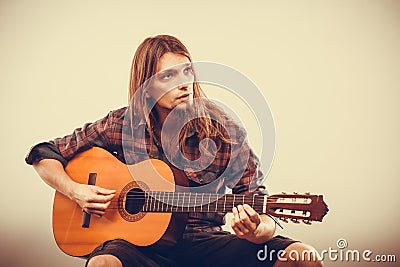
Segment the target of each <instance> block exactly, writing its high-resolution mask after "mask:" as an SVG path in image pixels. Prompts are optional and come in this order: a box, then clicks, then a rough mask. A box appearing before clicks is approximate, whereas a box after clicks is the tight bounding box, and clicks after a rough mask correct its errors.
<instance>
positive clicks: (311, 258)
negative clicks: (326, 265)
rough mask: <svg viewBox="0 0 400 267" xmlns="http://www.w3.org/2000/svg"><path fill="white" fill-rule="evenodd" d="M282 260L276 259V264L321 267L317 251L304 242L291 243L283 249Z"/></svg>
mask: <svg viewBox="0 0 400 267" xmlns="http://www.w3.org/2000/svg"><path fill="white" fill-rule="evenodd" d="M284 255H285V256H284V257H283V260H278V262H277V264H276V265H274V267H276V266H278V267H279V266H297V267H322V266H323V262H322V261H321V260H320V256H319V255H318V252H317V251H316V250H315V248H313V247H312V246H310V245H307V244H304V243H300V242H298V243H293V244H291V245H289V246H288V247H287V248H286V249H285V254H284Z"/></svg>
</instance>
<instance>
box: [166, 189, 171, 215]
mask: <svg viewBox="0 0 400 267" xmlns="http://www.w3.org/2000/svg"><path fill="white" fill-rule="evenodd" d="M169 195H170V194H169V192H168V194H167V208H166V211H168V207H171V206H170V204H169ZM170 211H171V210H170Z"/></svg>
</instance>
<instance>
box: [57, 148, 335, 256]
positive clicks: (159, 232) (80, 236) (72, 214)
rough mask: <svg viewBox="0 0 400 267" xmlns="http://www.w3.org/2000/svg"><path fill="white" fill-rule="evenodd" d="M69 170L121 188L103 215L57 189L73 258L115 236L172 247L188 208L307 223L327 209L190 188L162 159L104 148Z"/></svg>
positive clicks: (319, 200) (299, 199) (289, 199)
mask: <svg viewBox="0 0 400 267" xmlns="http://www.w3.org/2000/svg"><path fill="white" fill-rule="evenodd" d="M66 172H67V173H68V174H69V176H70V177H71V178H72V179H73V180H74V181H76V182H78V183H85V184H92V185H98V186H100V187H104V188H108V189H116V190H117V193H116V195H115V197H114V199H113V200H112V201H111V204H110V206H109V207H108V209H107V210H106V212H105V214H104V215H103V216H102V217H100V218H99V217H96V216H91V215H90V214H88V213H86V212H84V211H82V209H81V208H80V206H79V205H78V204H76V203H75V202H74V201H72V200H70V199H69V198H67V197H66V196H64V195H63V194H61V193H58V192H56V193H55V197H54V204H53V233H54V237H55V240H56V243H57V245H58V246H59V247H60V249H61V250H62V251H64V252H65V253H67V254H69V255H71V256H85V255H87V254H89V253H90V252H91V251H92V250H93V249H94V248H95V247H97V246H98V245H99V244H101V243H102V242H104V241H106V240H110V239H115V238H123V239H125V240H127V241H129V242H131V243H133V244H135V245H138V246H160V247H161V246H170V245H173V244H175V243H176V242H177V240H178V239H179V238H180V237H181V235H182V233H183V231H184V229H185V226H186V219H187V214H188V212H231V211H232V207H234V206H237V205H239V204H245V203H246V204H249V205H250V206H252V207H253V208H254V209H255V210H256V211H257V212H258V213H260V214H261V213H264V214H269V215H272V216H275V217H277V218H280V219H282V220H284V221H287V220H288V219H289V220H291V221H293V222H295V223H297V222H299V220H301V221H303V222H305V223H307V224H310V221H322V218H323V217H324V216H325V214H326V213H327V212H328V208H327V205H326V204H325V202H324V201H323V196H322V195H311V194H275V195H271V196H265V195H249V196H247V195H238V194H215V193H197V192H190V191H189V188H188V187H185V185H187V178H186V177H185V175H184V174H183V172H182V171H179V170H178V169H176V168H174V167H173V166H169V165H167V164H166V163H164V162H163V161H160V160H156V159H149V160H145V161H142V162H140V163H138V164H135V165H125V164H123V163H122V162H120V161H119V160H118V159H116V158H115V157H114V156H113V155H112V154H111V153H109V152H107V151H106V150H103V149H101V148H91V149H89V150H87V151H85V152H82V153H80V154H78V155H77V156H75V157H74V158H73V159H72V160H71V161H70V162H69V163H68V165H67V167H66ZM178 185H182V186H178ZM182 188H183V189H182Z"/></svg>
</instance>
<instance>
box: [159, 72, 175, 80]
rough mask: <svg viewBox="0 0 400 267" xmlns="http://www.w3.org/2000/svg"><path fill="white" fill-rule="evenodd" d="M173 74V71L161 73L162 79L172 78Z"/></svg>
mask: <svg viewBox="0 0 400 267" xmlns="http://www.w3.org/2000/svg"><path fill="white" fill-rule="evenodd" d="M172 76H173V75H172V73H165V74H163V75H161V79H163V80H169V79H171V78H172Z"/></svg>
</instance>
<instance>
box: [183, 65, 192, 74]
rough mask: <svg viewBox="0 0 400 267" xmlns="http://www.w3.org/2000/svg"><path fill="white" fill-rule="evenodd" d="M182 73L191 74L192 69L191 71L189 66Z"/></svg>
mask: <svg viewBox="0 0 400 267" xmlns="http://www.w3.org/2000/svg"><path fill="white" fill-rule="evenodd" d="M183 71H184V72H185V73H193V69H192V67H191V66H188V67H186V68H185V69H184V70H183Z"/></svg>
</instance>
